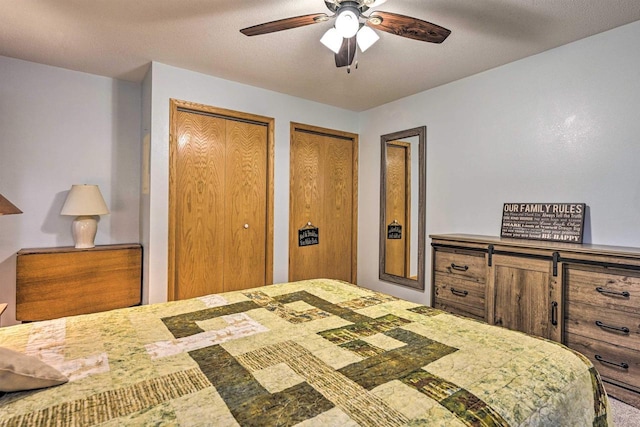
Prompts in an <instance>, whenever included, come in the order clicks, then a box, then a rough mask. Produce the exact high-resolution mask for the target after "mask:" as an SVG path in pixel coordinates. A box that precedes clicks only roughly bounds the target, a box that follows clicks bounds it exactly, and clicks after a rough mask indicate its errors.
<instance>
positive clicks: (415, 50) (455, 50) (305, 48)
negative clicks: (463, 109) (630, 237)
mask: <svg viewBox="0 0 640 427" xmlns="http://www.w3.org/2000/svg"><path fill="white" fill-rule="evenodd" d="M376 9H379V10H383V11H386V12H394V13H400V14H403V15H409V16H413V17H416V18H420V19H422V20H425V21H429V22H433V23H435V24H438V25H440V26H443V27H445V28H448V29H449V30H451V32H452V33H451V35H450V36H449V38H448V39H447V40H445V42H444V43H442V44H441V45H437V44H431V43H425V42H420V41H415V40H411V39H407V38H403V37H399V36H395V35H392V34H389V33H384V32H381V31H378V33H379V34H380V37H381V38H380V41H378V43H377V44H375V45H374V46H373V47H371V48H370V49H369V50H367V52H365V53H358V58H357V59H358V61H359V68H358V69H357V70H352V72H351V73H350V74H347V72H346V69H345V68H336V67H335V63H334V58H333V53H332V52H331V51H329V50H328V49H327V48H325V47H324V46H323V45H322V44H320V42H319V40H320V37H321V36H322V34H323V33H324V32H325V31H326V30H327V29H328V28H330V26H331V25H332V21H329V22H325V23H319V24H314V25H310V26H306V27H301V28H296V29H291V30H286V31H281V32H277V33H271V34H265V35H260V36H254V37H247V36H244V35H243V34H241V33H240V32H239V30H240V29H241V28H245V27H249V26H252V25H256V24H261V23H263V22H268V21H273V20H277V19H282V18H288V17H292V16H298V15H306V14H310V13H325V12H326V13H327V14H331V13H330V12H329V11H328V9H327V8H326V7H325V4H324V1H323V0H0V10H1V11H2V12H0V55H4V56H9V57H13V58H20V59H25V60H28V61H33V62H39V63H43V64H49V65H54V66H58V67H63V68H68V69H72V70H78V71H84V72H88V73H93V74H98V75H103V76H108V77H114V78H120V79H126V80H132V81H140V80H141V79H142V78H143V77H144V74H145V72H146V70H147V69H148V65H149V63H150V62H151V61H158V62H162V63H164V64H168V65H174V66H176V67H180V68H185V69H189V70H193V71H198V72H201V73H205V74H209V75H212V76H217V77H221V78H224V79H229V80H234V81H237V82H241V83H246V84H249V85H253V86H258V87H262V88H266V89H271V90H274V91H277V92H282V93H286V94H290V95H293V96H297V97H301V98H306V99H310V100H313V101H317V102H321V103H324V104H329V105H334V106H338V107H342V108H345V109H349V110H354V111H363V110H366V109H369V108H372V107H375V106H378V105H381V104H384V103H387V102H390V101H393V100H396V99H399V98H402V97H404V96H407V95H411V94H414V93H417V92H421V91H424V90H427V89H430V88H433V87H435V86H439V85H442V84H445V83H448V82H451V81H454V80H457V79H460V78H463V77H466V76H469V75H472V74H476V73H478V72H481V71H484V70H488V69H491V68H494V67H497V66H499V65H502V64H506V63H508V62H511V61H514V60H517V59H520V58H524V57H527V56H530V55H533V54H536V53H539V52H543V51H545V50H548V49H551V48H554V47H557V46H560V45H563V44H566V43H569V42H572V41H575V40H578V39H581V38H584V37H587V36H590V35H593V34H597V33H600V32H603V31H606V30H609V29H612V28H615V27H618V26H620V25H624V24H627V23H630V22H633V21H637V20H640V0H388V1H387V2H386V3H384V4H383V5H381V6H379V7H378V8H376ZM368 14H369V12H367V13H365V15H368ZM0 77H1V76H0Z"/></svg>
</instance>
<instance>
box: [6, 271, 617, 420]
mask: <svg viewBox="0 0 640 427" xmlns="http://www.w3.org/2000/svg"><path fill="white" fill-rule="evenodd" d="M0 347H2V348H5V349H9V350H11V351H16V352H18V353H19V354H21V355H27V356H29V357H35V358H36V359H38V360H40V361H42V362H44V363H45V364H46V366H49V367H52V368H54V369H55V370H56V371H57V372H60V373H61V374H63V375H64V376H65V377H66V378H68V381H67V382H64V381H66V379H65V380H63V381H60V382H63V383H62V384H61V385H57V386H53V387H48V388H41V389H36V390H28V391H12V392H7V393H4V395H3V396H1V397H0V425H2V426H22V425H42V426H50V425H57V426H86V425H95V424H101V425H105V426H116V425H203V426H236V425H240V426H293V425H297V426H317V425H319V426H345V427H346V426H358V425H359V426H401V425H428V426H465V425H467V426H494V425H495V426H521V425H527V426H528V425H532V426H606V425H611V417H610V411H609V404H608V400H607V396H606V393H605V392H604V389H603V387H602V383H601V382H600V378H599V375H598V373H597V371H596V370H595V369H594V368H593V366H592V365H591V363H590V362H589V361H588V360H587V359H586V358H585V357H583V356H581V355H580V354H578V353H576V352H574V351H572V350H570V349H568V348H566V347H564V346H562V345H560V344H558V343H554V342H551V341H547V340H543V339H539V338H534V337H530V336H527V335H525V334H522V333H519V332H514V331H509V330H506V329H502V328H498V327H495V326H489V325H486V324H483V323H481V322H477V321H474V320H470V319H465V318H462V317H458V316H454V315H451V314H447V313H445V312H442V311H439V310H436V309H433V308H430V307H425V306H422V305H419V304H415V303H412V302H408V301H404V300H401V299H397V298H394V297H391V296H389V295H385V294H381V293H376V292H372V291H369V290H367V289H364V288H362V287H358V286H355V285H351V284H348V283H344V282H340V281H335V280H327V279H322V280H307V281H300V282H292V283H284V284H276V285H270V286H265V287H260V288H254V289H248V290H244V291H236V292H228V293H223V294H215V295H208V296H204V297H200V298H195V299H190V300H184V301H177V302H169V303H162V304H153V305H145V306H138V307H132V308H127V309H121V310H113V311H109V312H102V313H95V314H89V315H82V316H73V317H67V318H62V319H56V320H51V321H44V322H35V323H30V324H22V325H16V326H11V327H5V328H0Z"/></svg>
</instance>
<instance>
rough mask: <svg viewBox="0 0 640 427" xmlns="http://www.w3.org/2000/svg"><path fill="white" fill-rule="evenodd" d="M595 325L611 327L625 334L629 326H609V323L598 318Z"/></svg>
mask: <svg viewBox="0 0 640 427" xmlns="http://www.w3.org/2000/svg"><path fill="white" fill-rule="evenodd" d="M596 326H599V327H601V328H606V329H612V330H614V331H620V332H624V333H625V334H628V333H629V328H627V327H626V326H622V327H620V326H610V325H607V324H606V323H602V322H601V321H599V320H596Z"/></svg>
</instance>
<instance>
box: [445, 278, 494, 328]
mask: <svg viewBox="0 0 640 427" xmlns="http://www.w3.org/2000/svg"><path fill="white" fill-rule="evenodd" d="M433 298H434V307H436V308H440V309H442V310H447V311H452V312H455V313H457V314H463V315H470V317H474V318H476V319H479V320H484V319H485V284H484V283H478V282H474V281H471V280H466V279H461V278H459V277H454V276H453V275H450V274H447V273H438V272H436V273H435V275H434V296H433ZM465 313H467V314H465Z"/></svg>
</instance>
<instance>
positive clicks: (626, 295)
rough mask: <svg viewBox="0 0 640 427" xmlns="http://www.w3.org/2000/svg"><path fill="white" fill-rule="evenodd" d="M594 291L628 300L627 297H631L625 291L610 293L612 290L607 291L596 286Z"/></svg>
mask: <svg viewBox="0 0 640 427" xmlns="http://www.w3.org/2000/svg"><path fill="white" fill-rule="evenodd" d="M596 291H598V292H600V293H601V294H609V295H616V296H620V297H625V298H629V296H630V295H631V294H629V292H627V291H622V292H618V291H612V290H609V289H605V288H603V287H601V286H598V287H597V288H596Z"/></svg>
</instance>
